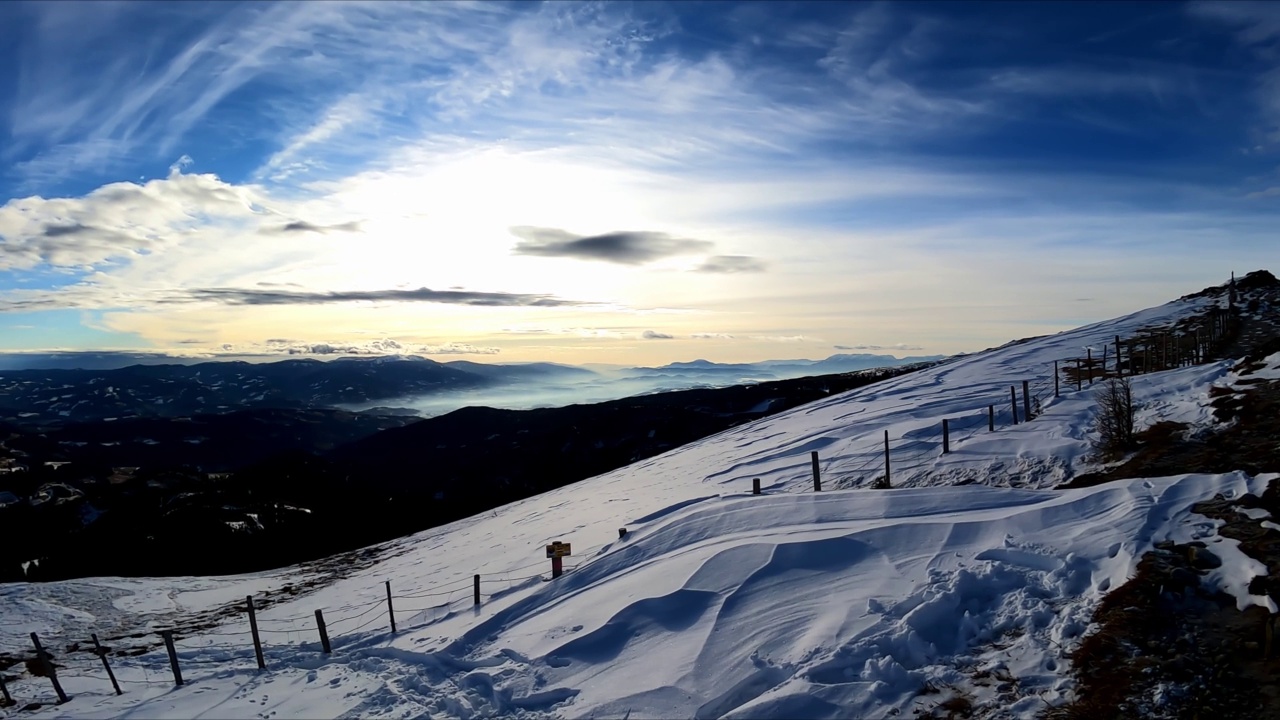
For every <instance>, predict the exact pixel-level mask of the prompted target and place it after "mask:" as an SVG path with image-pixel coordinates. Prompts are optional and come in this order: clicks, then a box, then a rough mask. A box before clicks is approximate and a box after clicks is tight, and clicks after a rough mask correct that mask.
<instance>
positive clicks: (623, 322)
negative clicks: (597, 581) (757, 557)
mask: <svg viewBox="0 0 1280 720" xmlns="http://www.w3.org/2000/svg"><path fill="white" fill-rule="evenodd" d="M0 67H4V68H6V72H4V73H0V140H2V142H0V352H37V351H39V352H48V351H55V350H57V351H102V352H113V351H119V352H154V353H167V354H180V355H196V356H215V357H216V356H232V355H234V356H236V357H244V356H261V357H276V356H281V357H284V356H289V355H294V356H296V355H304V356H317V357H323V356H331V355H334V354H344V353H409V354H421V355H424V356H427V357H431V358H434V359H437V360H447V359H462V358H467V359H473V360H480V361H485V362H520V361H553V362H563V363H597V362H598V363H624V364H656V363H662V362H670V361H676V360H689V359H693V358H707V359H711V360H716V361H722V362H744V361H752V360H761V359H766V358H783V357H785V358H793V357H795V358H800V357H808V358H821V357H826V356H828V355H831V354H835V353H841V352H877V353H885V354H896V355H899V356H902V355H919V354H949V353H954V352H965V351H974V350H981V349H983V348H986V347H991V346H995V345H999V344H1001V343H1004V342H1006V341H1008V340H1010V339H1014V338H1021V337H1027V336H1032V335H1039V334H1044V333H1051V332H1057V331H1059V330H1063V329H1067V328H1070V327H1075V326H1078V325H1080V324H1084V323H1087V322H1091V321H1095V320H1100V319H1105V318H1109V317H1114V316H1116V315H1120V314H1123V313H1127V312H1131V311H1133V310H1137V309H1140V308H1143V307H1148V306H1151V305H1156V304H1160V303H1163V302H1166V301H1168V300H1171V299H1173V298H1175V297H1178V296H1180V295H1183V294H1186V293H1189V292H1194V291H1196V290H1199V289H1201V288H1203V287H1205V286H1207V285H1211V284H1218V283H1221V282H1223V281H1225V280H1226V278H1227V277H1228V276H1229V275H1230V273H1231V272H1232V271H1235V272H1237V273H1243V272H1247V271H1250V270H1254V269H1258V268H1264V267H1265V268H1270V269H1272V270H1276V271H1278V272H1280V268H1277V267H1276V266H1277V265H1280V263H1276V262H1275V260H1276V259H1277V255H1278V254H1280V251H1278V250H1277V249H1276V248H1277V247H1278V245H1277V243H1276V228H1277V227H1280V4H1273V3H1260V2H1258V3H1254V2H1248V3H1240V4H1236V3H1220V2H1215V3H1190V4H1176V3H1146V2H1140V3H1132V4H1126V3H1114V2H1109V3H1098V4H1089V3H1083V2H1068V3H1061V4H1055V3H1026V4H1022V3H1010V2H998V3H961V2H942V3H929V2H907V3H849V4H845V3H834V2H821V3H811V4H806V3H772V2H748V3H732V2H706V3H666V2H648V1H646V2H634V3H628V2H609V3H590V2H573V3H570V2H549V3H524V2H520V3H503V2H479V3H448V2H421V3H410V4H397V3H392V2H374V3H348V2H337V1H331V2H309V3H236V2H219V3H189V2H176V3H163V2H141V3H129V2H90V3H83V4H81V3H74V2H56V3H49V2H32V3H0Z"/></svg>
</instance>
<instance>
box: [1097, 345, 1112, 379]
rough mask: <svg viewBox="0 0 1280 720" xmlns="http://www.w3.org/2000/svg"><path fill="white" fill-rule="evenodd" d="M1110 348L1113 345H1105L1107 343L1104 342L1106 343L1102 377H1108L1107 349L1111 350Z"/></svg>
mask: <svg viewBox="0 0 1280 720" xmlns="http://www.w3.org/2000/svg"><path fill="white" fill-rule="evenodd" d="M1110 349H1111V346H1110V345H1105V344H1104V345H1103V346H1102V373H1101V375H1100V377H1102V378H1106V377H1107V351H1108V350H1110Z"/></svg>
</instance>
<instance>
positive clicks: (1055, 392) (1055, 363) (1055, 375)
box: [1053, 360, 1058, 397]
mask: <svg viewBox="0 0 1280 720" xmlns="http://www.w3.org/2000/svg"><path fill="white" fill-rule="evenodd" d="M1053 396H1054V397H1058V361H1057V360H1054V361H1053Z"/></svg>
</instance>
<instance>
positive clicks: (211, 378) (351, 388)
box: [0, 356, 593, 425]
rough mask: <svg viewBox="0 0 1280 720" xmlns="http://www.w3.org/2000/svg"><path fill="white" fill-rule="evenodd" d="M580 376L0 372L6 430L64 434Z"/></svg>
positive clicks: (422, 368)
mask: <svg viewBox="0 0 1280 720" xmlns="http://www.w3.org/2000/svg"><path fill="white" fill-rule="evenodd" d="M584 375H585V376H590V375H593V373H591V372H590V371H588V370H582V369H579V368H571V367H566V366H563V365H555V364H552V363H529V364H520V365H481V364H479V363H472V362H466V361H458V362H453V363H439V362H436V361H434V360H428V359H426V358H422V357H416V356H383V357H350V358H346V357H344V358H338V359H335V360H330V361H327V362H326V361H320V360H311V359H307V360H283V361H280V362H272V363H248V362H243V361H233V362H203V363H197V364H194V365H130V366H128V367H123V368H112V369H92V370H91V369H26V370H7V371H0V420H6V421H9V422H12V423H15V424H20V425H49V424H58V425H61V424H66V423H73V422H91V421H99V420H112V419H115V420H123V419H131V418H139V417H187V416H191V415H199V414H215V413H227V412H234V411H240V410H246V409H252V408H274V409H303V408H332V407H337V406H341V405H350V404H361V403H369V402H371V401H378V400H391V399H396V398H404V397H410V396H418V395H431V394H437V393H441V392H445V391H451V390H466V389H471V388H480V387H485V386H490V385H500V384H504V383H514V382H527V381H529V380H531V379H534V380H536V379H550V378H568V377H580V376H584Z"/></svg>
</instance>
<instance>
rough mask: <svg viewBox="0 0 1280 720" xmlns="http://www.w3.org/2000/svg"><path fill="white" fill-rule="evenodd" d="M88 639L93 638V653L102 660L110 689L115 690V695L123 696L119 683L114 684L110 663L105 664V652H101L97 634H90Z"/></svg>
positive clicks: (113, 674) (114, 677)
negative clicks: (109, 681)
mask: <svg viewBox="0 0 1280 720" xmlns="http://www.w3.org/2000/svg"><path fill="white" fill-rule="evenodd" d="M89 637H91V638H93V653H94V654H95V655H97V656H98V657H99V658H101V659H102V667H103V668H105V669H106V671H107V678H109V679H110V680H111V687H113V688H115V689H116V694H117V695H123V694H124V691H123V690H121V689H120V683H118V682H116V674H115V673H113V672H111V663H109V662H107V651H106V650H103V649H102V643H100V642H98V633H90V634H89Z"/></svg>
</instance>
